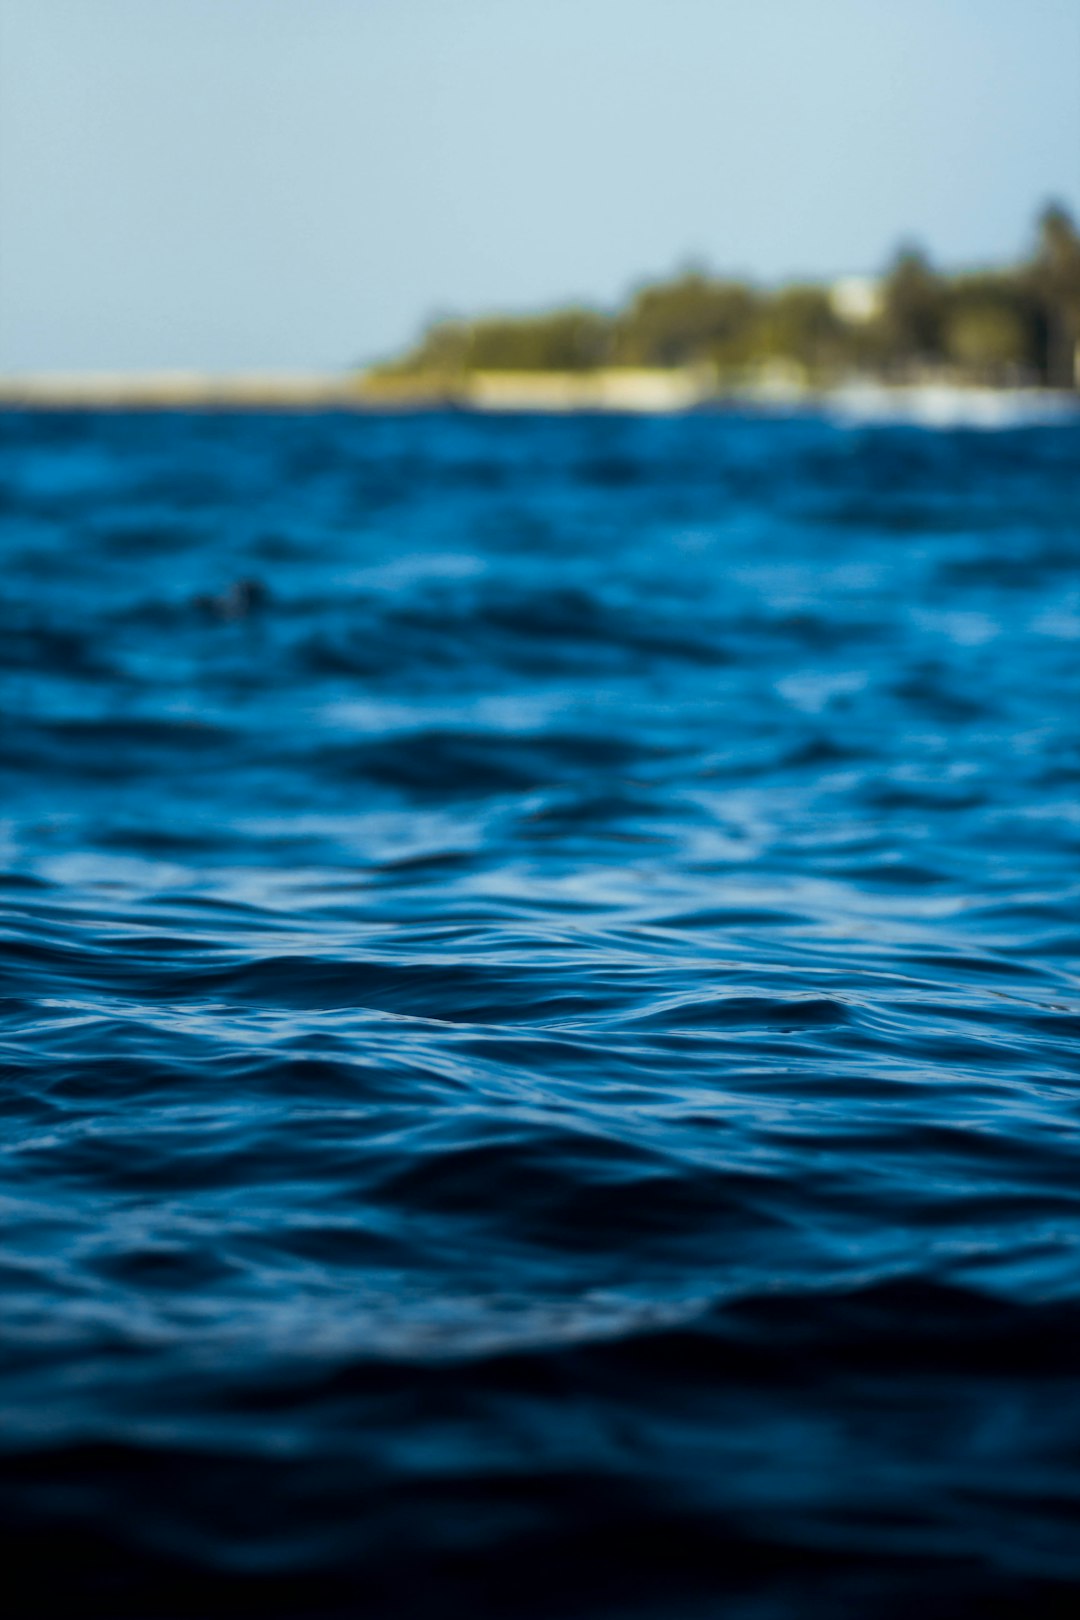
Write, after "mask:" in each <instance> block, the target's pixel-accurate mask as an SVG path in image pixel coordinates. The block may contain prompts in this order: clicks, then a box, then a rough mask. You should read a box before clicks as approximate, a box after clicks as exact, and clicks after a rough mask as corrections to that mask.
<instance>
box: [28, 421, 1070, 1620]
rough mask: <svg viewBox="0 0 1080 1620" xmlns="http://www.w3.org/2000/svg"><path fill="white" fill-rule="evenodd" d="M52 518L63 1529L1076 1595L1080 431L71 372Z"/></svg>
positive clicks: (52, 1493) (33, 1356)
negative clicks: (389, 405)
mask: <svg viewBox="0 0 1080 1620" xmlns="http://www.w3.org/2000/svg"><path fill="white" fill-rule="evenodd" d="M0 522H2V557H3V572H2V574H0V712H2V715H3V728H2V733H0V781H2V785H3V794H2V799H0V900H2V911H0V952H2V957H0V967H2V976H3V978H2V989H3V1001H2V1003H0V1015H2V1024H0V1060H2V1065H3V1067H2V1078H0V1106H2V1110H3V1131H2V1134H0V1229H2V1263H0V1306H2V1323H3V1327H2V1332H0V1346H2V1361H0V1366H2V1372H3V1379H2V1386H0V1406H2V1425H0V1430H2V1451H0V1518H2V1522H3V1539H2V1550H3V1553H4V1558H5V1567H6V1569H7V1571H8V1578H9V1580H10V1581H12V1582H14V1581H16V1580H17V1579H25V1580H27V1581H32V1582H33V1583H34V1585H33V1587H32V1590H33V1591H34V1592H35V1593H36V1594H37V1597H36V1598H35V1602H37V1603H39V1604H40V1605H42V1606H44V1605H45V1604H46V1602H47V1601H51V1602H55V1603H59V1604H62V1605H65V1606H66V1607H67V1611H68V1612H73V1609H74V1606H75V1605H77V1606H78V1611H79V1612H81V1613H84V1614H85V1613H91V1614H95V1615H103V1616H106V1615H107V1616H109V1617H110V1620H112V1617H118V1616H131V1617H136V1616H137V1617H139V1620H158V1617H164V1616H166V1615H168V1616H172V1617H181V1620H203V1617H206V1616H211V1615H219V1614H221V1615H225V1614H229V1615H231V1614H235V1613H237V1612H238V1611H242V1612H251V1613H253V1614H258V1615H260V1616H278V1617H288V1620H299V1617H301V1616H304V1617H308V1620H329V1617H335V1620H336V1617H339V1616H345V1615H350V1616H351V1615H364V1616H367V1617H377V1620H382V1617H383V1616H390V1615H395V1616H401V1615H404V1616H410V1617H411V1616H418V1617H419V1616H423V1617H426V1616H428V1615H436V1614H438V1615H448V1616H452V1617H456V1616H459V1615H460V1616H469V1617H470V1620H477V1617H491V1620H495V1617H499V1620H516V1617H517V1616H519V1615H520V1616H523V1617H531V1620H598V1617H600V1616H618V1617H621V1616H627V1617H641V1620H684V1617H687V1620H699V1617H700V1620H705V1617H709V1620H712V1617H715V1616H717V1615H720V1614H722V1615H724V1616H725V1617H727V1616H734V1617H736V1620H786V1617H792V1620H795V1617H798V1620H806V1617H814V1616H818V1615H821V1616H829V1617H831V1616H834V1615H845V1616H847V1615H851V1616H854V1617H860V1620H861V1617H863V1616H866V1615H868V1614H871V1613H873V1614H875V1615H880V1614H884V1615H893V1614H895V1615H896V1616H900V1615H905V1616H906V1615H909V1614H910V1613H912V1612H918V1613H919V1614H920V1616H924V1617H929V1616H933V1615H941V1616H950V1617H951V1616H954V1615H967V1614H971V1615H972V1616H974V1615H979V1616H980V1617H982V1616H986V1615H997V1614H1005V1613H1008V1614H1012V1613H1017V1614H1019V1613H1025V1614H1031V1613H1032V1612H1035V1611H1036V1610H1039V1609H1046V1610H1047V1611H1050V1610H1051V1607H1052V1605H1054V1604H1060V1612H1061V1613H1062V1614H1064V1613H1066V1612H1069V1609H1070V1597H1071V1598H1072V1600H1075V1599H1076V1597H1077V1595H1078V1593H1077V1589H1078V1588H1080V1381H1078V1372H1080V1107H1078V1104H1080V1086H1078V1063H1077V1051H1078V1046H1077V1036H1078V1033H1080V984H1078V979H1077V965H1078V959H1080V906H1078V900H1080V732H1078V729H1077V716H1078V715H1080V573H1078V569H1077V564H1078V562H1080V426H1078V425H1077V424H1076V422H1075V421H1073V422H1069V421H1063V422H1061V423H1058V424H1056V425H1053V424H1050V425H1042V426H1017V427H1014V428H1008V427H1006V428H1003V429H1001V430H999V431H993V432H973V431H962V430H954V431H927V430H925V429H921V428H918V427H914V426H902V425H892V426H890V425H888V424H884V425H875V426H865V425H864V426H860V425H859V424H858V423H852V422H838V421H837V422H832V421H829V420H827V419H824V418H821V419H814V418H809V417H806V418H801V419H800V418H791V419H786V420H785V419H764V418H760V417H757V418H755V417H751V416H743V417H739V416H719V415H718V416H709V415H701V416H691V417H684V418H670V419H656V420H651V419H627V418H603V417H595V418H587V417H578V418H568V419H557V418H552V419H528V418H520V419H514V418H505V419H495V418H487V419H483V418H474V417H469V416H466V415H454V414H444V415H438V414H434V415H431V416H402V417H386V418H379V417H363V416H345V415H342V416H336V415H327V416H324V417H320V416H300V415H298V416H293V417H290V416H251V417H244V416H216V415H212V414H207V415H158V416H154V415H149V416H125V415H122V414H113V415H107V414H102V415H95V414H91V413H87V414H75V415H70V416H66V415H61V414H56V415H18V414H11V413H9V414H7V415H6V416H3V417H2V418H0ZM26 1612H35V1613H36V1612H44V1608H43V1607H42V1608H40V1609H38V1608H34V1609H32V1610H31V1609H28V1610H27V1611H26ZM1055 1612H1056V1611H1055Z"/></svg>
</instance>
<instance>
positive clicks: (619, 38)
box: [0, 0, 1080, 369]
mask: <svg viewBox="0 0 1080 1620" xmlns="http://www.w3.org/2000/svg"><path fill="white" fill-rule="evenodd" d="M1050 196H1056V197H1058V198H1061V199H1062V200H1064V201H1065V202H1066V203H1067V204H1068V205H1069V206H1070V207H1071V208H1072V209H1073V210H1074V212H1076V213H1077V214H1080V0H0V366H2V367H3V368H4V369H16V368H19V369H21V368H29V367H48V368H84V367H89V368H100V367H108V368H113V367H116V368H128V367H144V366H149V367H155V366H193V367H200V368H202V367H206V368H211V369H229V368H240V367H261V366H269V367H274V366H280V367H293V366H297V367H306V366H336V365H342V364H345V363H347V362H349V361H352V360H355V359H360V358H367V357H372V356H376V355H379V354H380V353H385V352H387V351H388V350H392V349H393V348H394V347H395V346H397V345H399V344H401V343H402V342H403V341H404V340H405V339H407V338H408V337H410V336H411V335H412V334H413V333H414V332H415V331H416V329H417V327H418V326H419V324H420V323H421V322H422V321H423V320H424V319H425V318H426V317H427V316H429V315H431V314H432V313H434V312H437V311H439V312H441V311H447V310H452V311H457V312H472V311H479V310H485V309H491V308H508V309H514V308H527V307H530V306H538V305H544V304H550V303H553V302H556V301H559V300H562V299H566V298H581V299H587V300H593V301H597V302H601V303H604V302H610V301H612V300H614V299H615V298H617V297H619V296H620V295H621V294H622V293H623V292H624V291H625V290H626V288H627V287H628V286H629V285H631V284H632V283H633V282H634V281H635V280H637V279H639V278H640V277H641V276H643V275H645V274H651V273H657V272H663V271H667V270H670V269H671V268H673V267H674V266H676V265H678V264H680V263H682V262H684V261H685V260H687V259H688V258H691V257H693V258H698V259H703V260H705V261H707V262H708V263H710V264H712V265H713V266H715V267H716V268H718V269H724V270H731V271H738V272H747V273H752V274H755V275H757V276H761V277H763V278H767V279H770V280H775V279H777V278H781V277H786V276H790V275H799V274H813V275H826V274H832V273H834V272H849V271H858V270H866V269H873V268H876V267H877V266H879V265H880V264H881V262H882V261H883V259H884V258H885V256H886V255H887V254H888V253H889V251H890V250H891V249H892V247H893V245H894V244H895V242H896V241H897V239H898V238H899V237H900V236H902V235H903V236H912V237H915V238H917V239H920V240H922V241H923V242H924V243H925V244H926V245H927V246H928V248H929V249H930V250H931V251H932V253H933V254H934V255H935V257H937V258H939V259H940V260H941V261H942V262H944V263H947V264H954V263H955V264H959V263H979V262H986V261H989V260H995V259H1000V258H1002V257H1008V256H1009V255H1011V254H1014V253H1016V252H1018V251H1019V250H1020V249H1021V248H1022V247H1023V246H1025V245H1026V241H1027V237H1028V232H1029V227H1030V221H1031V218H1032V215H1033V212H1034V210H1035V209H1036V207H1037V206H1038V205H1039V204H1040V203H1041V202H1043V201H1044V200H1045V199H1046V198H1047V197H1050Z"/></svg>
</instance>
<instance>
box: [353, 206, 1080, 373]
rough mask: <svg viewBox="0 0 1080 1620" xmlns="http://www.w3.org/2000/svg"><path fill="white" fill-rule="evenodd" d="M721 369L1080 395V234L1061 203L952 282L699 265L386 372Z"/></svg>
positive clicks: (918, 259) (891, 274)
mask: <svg viewBox="0 0 1080 1620" xmlns="http://www.w3.org/2000/svg"><path fill="white" fill-rule="evenodd" d="M613 366H635V367H636V366H642V367H677V366H678V367H681V366H708V367H709V368H711V370H712V371H714V372H715V374H716V376H717V378H718V379H719V380H720V381H721V382H725V381H726V382H731V383H733V384H737V383H739V382H741V381H749V380H753V379H754V378H755V377H760V376H762V375H766V376H767V375H769V374H770V372H772V373H773V374H775V375H782V376H785V377H789V378H790V379H791V380H793V381H798V382H803V383H808V384H811V385H821V384H827V383H830V382H836V381H840V380H843V379H844V378H845V377H852V376H873V377H878V378H881V379H882V380H884V381H887V382H898V383H899V382H915V381H925V380H928V379H952V380H956V381H964V382H978V383H990V384H996V385H999V386H1010V385H1042V386H1047V387H1056V388H1075V387H1077V386H1080V234H1078V233H1077V230H1076V227H1075V226H1074V224H1073V222H1072V220H1071V219H1070V217H1069V215H1068V214H1067V213H1066V212H1065V210H1064V209H1063V208H1060V207H1057V206H1051V207H1049V208H1047V209H1046V210H1045V211H1044V212H1043V214H1042V217H1041V219H1040V220H1039V222H1038V228H1037V232H1036V240H1035V244H1034V249H1033V251H1032V252H1031V254H1030V256H1029V257H1028V258H1027V259H1026V260H1025V261H1024V262H1023V263H1021V264H1019V265H1016V266H1013V267H1011V268H1008V269H1000V270H985V271H979V272H974V273H965V274H959V275H947V274H943V273H941V272H939V271H937V270H935V268H934V267H933V266H932V265H931V263H930V262H929V260H928V259H927V257H926V256H925V254H923V253H922V252H920V250H919V249H918V248H915V247H905V248H903V249H901V251H900V252H899V253H898V254H897V255H896V257H895V258H894V260H893V262H892V264H891V265H890V266H889V267H888V269H887V271H886V272H885V274H884V275H883V276H882V277H880V278H877V279H876V280H874V281H862V282H858V281H855V282H853V281H848V282H838V283H835V284H833V285H831V286H828V285H818V284H813V283H807V284H801V285H789V286H785V287H781V288H779V289H772V290H770V289H765V288H762V287H758V286H754V285H751V284H748V283H745V282H741V281H732V280H725V279H718V278H716V277H713V276H710V275H709V274H707V273H706V272H704V271H702V270H697V269H695V270H689V271H686V272H683V273H682V274H680V275H677V276H675V277H674V278H672V279H670V280H664V281H657V282H652V283H649V284H647V285H644V286H642V287H640V288H638V290H637V291H636V292H635V293H634V294H633V295H632V297H631V298H630V300H629V302H628V303H627V305H626V306H625V307H624V308H623V309H621V310H617V311H615V312H614V313H611V314H606V313H601V312H599V311H597V310H592V309H584V308H578V309H563V310H556V311H553V312H550V313H546V314H541V315H534V316H500V317H491V318H487V319H480V320H468V321H466V320H440V321H437V322H435V323H434V324H432V325H431V326H430V327H429V328H428V330H427V331H426V332H425V333H424V335H423V337H422V339H421V341H420V342H419V343H418V344H417V345H416V347H415V348H414V349H413V350H411V351H410V352H409V353H408V354H406V355H405V356H403V357H402V358H401V359H399V360H397V361H395V362H393V363H392V364H391V365H389V366H386V367H383V368H380V371H381V374H382V375H385V376H406V377H407V376H417V375H422V376H426V377H438V378H444V379H452V378H454V377H461V376H464V375H467V374H468V373H470V372H478V371H558V372H580V371H586V370H590V369H594V368H597V367H613Z"/></svg>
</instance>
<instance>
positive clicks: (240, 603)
mask: <svg viewBox="0 0 1080 1620" xmlns="http://www.w3.org/2000/svg"><path fill="white" fill-rule="evenodd" d="M269 600H270V593H269V591H268V590H267V589H266V586H265V585H264V584H263V582H262V580H260V579H238V580H235V581H234V582H233V584H232V585H229V586H227V587H226V589H225V590H223V591H218V592H217V594H216V595H215V594H213V593H212V592H209V591H205V592H203V593H202V595H200V596H197V597H196V598H195V606H196V607H197V608H201V610H202V611H203V613H205V614H207V615H208V617H210V618H212V619H221V620H223V621H226V622H230V621H232V620H234V619H247V618H249V617H250V616H251V614H253V613H258V612H259V610H260V609H261V608H264V607H265V606H266V604H267V602H268V601H269Z"/></svg>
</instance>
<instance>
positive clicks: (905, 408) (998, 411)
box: [0, 367, 1080, 422]
mask: <svg viewBox="0 0 1080 1620" xmlns="http://www.w3.org/2000/svg"><path fill="white" fill-rule="evenodd" d="M1078 404H1080V402H1078V397H1077V394H1076V393H1075V391H1072V390H1066V389H1050V388H1042V387H1034V386H1031V387H1003V388H994V387H988V386H985V385H977V384H971V383H965V382H962V381H954V380H951V379H946V380H938V379H932V378H931V379H928V380H926V381H923V382H906V383H902V384H901V383H886V382H882V381H880V380H878V379H874V378H862V377H857V376H856V377H852V378H849V379H847V380H846V381H844V382H842V383H839V384H836V385H834V386H832V387H829V388H821V387H818V388H814V387H810V386H808V385H806V384H803V383H800V382H798V381H796V380H794V379H792V378H791V377H790V376H787V375H785V374H784V373H782V372H780V371H777V373H776V374H775V375H772V376H766V377H764V378H763V379H761V381H760V382H758V383H757V384H756V385H754V386H752V387H740V388H731V387H728V388H725V387H722V386H719V385H718V384H717V382H716V380H715V377H714V376H713V375H711V374H710V373H708V372H707V371H703V370H702V369H701V368H696V367H685V368H666V369H661V368H644V367H639V368H630V367H624V368H616V367H612V368H609V369H604V370H594V371H584V372H554V371H529V372H527V371H518V372H515V371H492V372H476V373H473V374H471V375H470V376H468V377H466V378H455V379H453V380H448V379H445V378H439V377H423V376H412V377H409V378H408V379H405V378H397V379H394V381H393V382H392V383H390V382H389V381H388V380H387V379H386V378H385V376H378V375H369V374H365V373H323V372H304V373H299V372H296V373H292V372H290V373H236V374H227V375H203V374H199V373H194V372H167V373H165V372H157V373H138V372H132V373H44V372H41V373H27V374H24V375H9V376H0V410H36V411H72V410H75V411H78V410H86V411H110V410H112V411H128V410H134V411H150V412H157V411H162V412H164V411H184V410H208V411H222V412H244V411H260V410H263V411H282V410H284V411H320V410H343V411H356V412H360V413H368V412H385V411H392V412H405V413H408V412H411V411H424V410H432V409H440V408H453V409H459V410H464V411H469V412H477V413H480V414H518V413H528V414H538V415H574V414H608V413H615V414H626V415H681V414H684V413H687V412H691V411H702V410H710V409H716V410H723V409H764V410H770V411H776V410H799V409H802V408H806V409H816V408H820V409H825V410H832V411H838V412H839V413H840V414H845V413H848V414H855V415H857V416H860V417H864V418H867V419H874V418H875V417H881V418H882V419H892V418H896V417H900V418H902V419H903V418H910V419H913V420H933V419H940V420H942V421H949V420H957V421H965V420H972V421H975V422H978V421H987V422H994V421H997V420H999V419H1001V418H1003V417H1010V418H1016V419H1025V418H1034V419H1041V418H1046V417H1057V416H1069V415H1075V414H1076V413H1077V410H1078Z"/></svg>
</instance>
